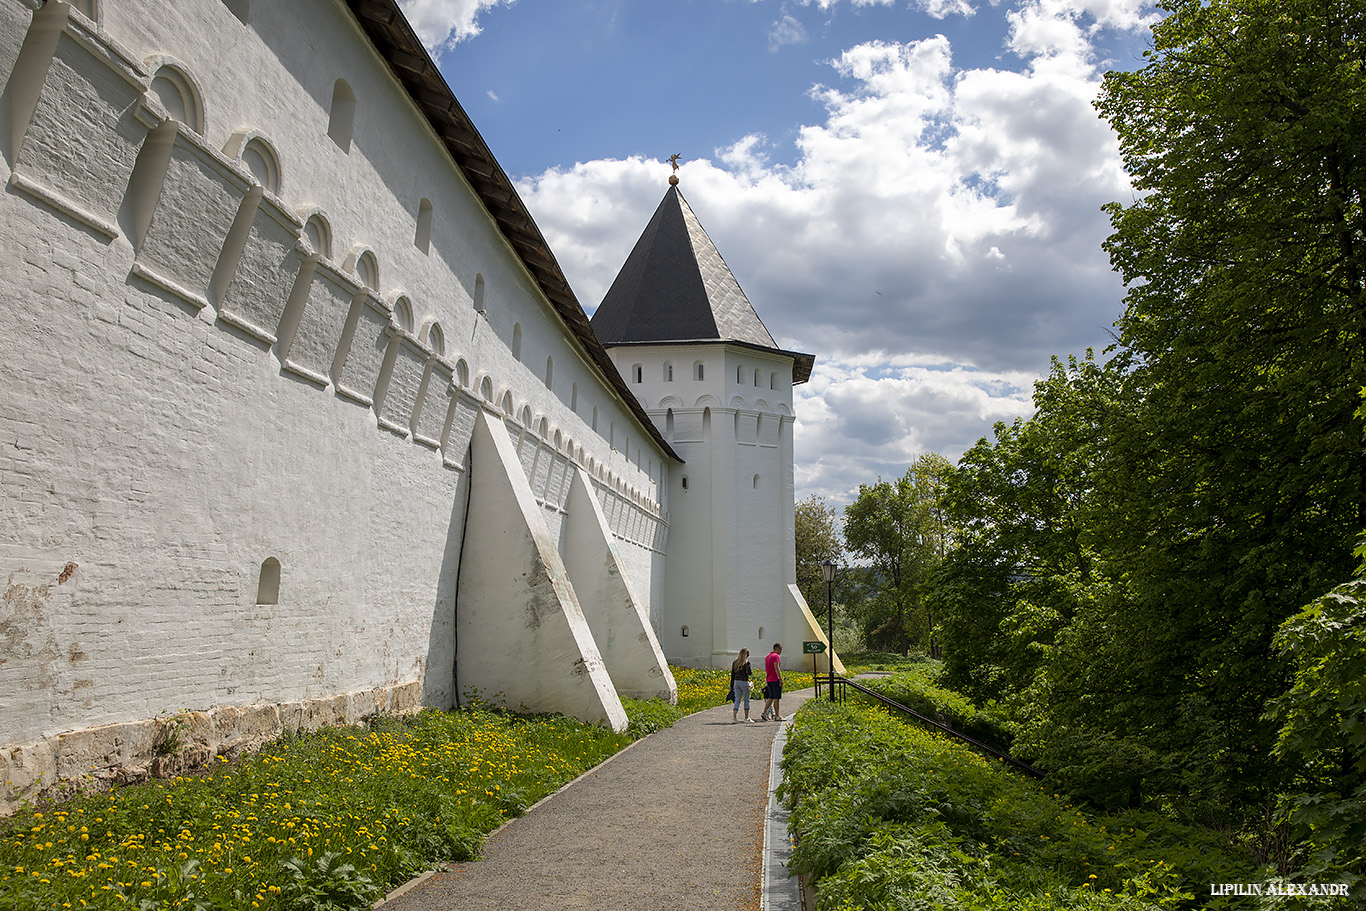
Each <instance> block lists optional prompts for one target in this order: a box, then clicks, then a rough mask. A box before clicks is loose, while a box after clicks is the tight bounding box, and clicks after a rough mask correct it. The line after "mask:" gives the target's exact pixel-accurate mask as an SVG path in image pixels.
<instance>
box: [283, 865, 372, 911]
mask: <svg viewBox="0 0 1366 911" xmlns="http://www.w3.org/2000/svg"><path fill="white" fill-rule="evenodd" d="M282 871H283V873H284V876H283V877H282V880H283V885H282V886H281V898H282V899H284V902H285V906H286V907H287V908H289V909H291V911H362V909H366V908H369V907H370V906H371V905H372V904H374V902H375V900H376V899H378V898H379V897H380V896H381V895H383V890H381V889H380V888H379V887H378V886H376V885H375V883H374V881H373V880H372V879H370V877H368V876H366V875H365V874H364V873H362V872H360V871H359V870H357V869H356V867H355V865H354V864H352V863H350V862H348V861H347V860H346V857H345V855H343V854H342V853H340V852H329V853H327V854H319V855H318V856H317V857H313V858H307V857H291V858H290V859H289V860H287V861H285V862H284V864H283V865H282Z"/></svg>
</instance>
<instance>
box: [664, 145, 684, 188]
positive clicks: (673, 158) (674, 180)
mask: <svg viewBox="0 0 1366 911" xmlns="http://www.w3.org/2000/svg"><path fill="white" fill-rule="evenodd" d="M682 157H683V156H682V155H679V154H676V153H675V154H673V155H670V156H669V157H668V158H667V159H666V161H668V162H669V164H671V165H673V166H674V173H672V174H670V175H669V186H671V187H676V186H678V161H679V159H680V158H682Z"/></svg>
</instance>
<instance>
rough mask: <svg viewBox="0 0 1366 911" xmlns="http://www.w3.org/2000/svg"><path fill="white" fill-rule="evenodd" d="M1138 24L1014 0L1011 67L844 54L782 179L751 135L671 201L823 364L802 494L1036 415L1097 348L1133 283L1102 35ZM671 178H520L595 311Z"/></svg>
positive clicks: (908, 48)
mask: <svg viewBox="0 0 1366 911" xmlns="http://www.w3.org/2000/svg"><path fill="white" fill-rule="evenodd" d="M813 2H820V0H813ZM831 2H836V0H831ZM1143 10H1144V7H1143V6H1142V4H1139V3H1135V2H1129V0H1072V2H1064V0H1022V2H1020V3H1018V4H1017V6H1016V7H1015V8H1014V9H1013V10H1011V11H1010V15H1009V28H1010V31H1009V34H1008V35H1007V43H1008V47H1009V48H1010V49H1011V50H1012V51H1013V52H1014V53H1015V54H1016V55H1017V56H1018V57H1019V58H1021V60H1022V61H1023V62H1022V64H1021V65H1020V66H1019V67H1018V68H1017V69H1014V70H1011V69H1005V68H991V67H984V68H976V69H964V68H960V67H957V66H955V64H954V61H953V49H952V47H951V45H950V42H949V40H948V39H947V38H945V37H943V36H942V35H941V36H934V37H930V38H925V39H923V40H920V41H912V42H905V43H898V42H881V41H874V42H868V43H864V44H860V45H858V46H855V47H851V48H848V49H847V50H845V51H844V52H843V53H842V54H841V55H840V56H839V57H838V58H837V59H836V60H834V61H832V62H831V67H832V77H833V78H832V79H831V80H830V84H829V85H819V86H815V87H813V88H812V89H811V92H812V97H813V98H814V99H815V100H817V101H818V102H819V103H820V104H821V105H822V107H823V110H824V115H823V117H822V118H820V119H819V122H817V123H812V124H808V125H806V126H804V127H802V128H801V129H800V130H799V131H798V133H797V138H796V147H797V154H796V156H795V158H790V157H789V160H790V161H791V162H792V163H791V164H775V163H773V162H772V161H771V160H770V159H778V158H779V156H776V155H770V152H771V151H772V147H770V146H769V145H768V141H767V140H766V139H765V138H764V137H763V136H760V135H757V134H756V135H750V136H744V137H741V138H739V139H737V140H736V141H735V143H734V144H732V145H731V146H729V147H727V148H723V149H718V150H716V151H715V153H714V155H713V157H712V158H711V159H699V160H694V161H690V162H687V163H685V164H684V165H683V168H682V170H680V172H679V177H680V179H681V181H682V183H681V185H680V189H682V190H683V192H684V193H685V195H686V196H687V198H688V200H689V202H690V203H691V205H692V207H693V209H694V210H695V211H696V212H697V214H698V216H699V217H700V218H701V220H702V222H703V224H704V225H705V226H706V227H707V230H708V232H709V234H710V235H711V237H712V239H713V240H714V241H715V242H716V243H717V246H718V247H719V248H720V250H721V252H722V254H723V255H724V256H725V257H726V261H727V262H728V263H729V264H730V266H731V268H732V269H733V271H734V272H735V274H736V276H737V278H738V279H739V281H740V283H741V285H742V287H743V288H744V289H745V291H746V293H747V295H748V296H749V298H750V300H751V302H752V303H753V304H754V305H755V307H756V309H757V310H758V312H759V314H760V315H761V316H762V317H763V318H764V321H765V323H766V324H767V326H768V327H769V329H770V331H771V332H772V333H773V334H774V336H775V338H777V339H778V341H779V344H781V345H783V346H784V347H788V348H792V349H796V350H801V351H810V352H813V353H815V354H816V355H817V363H818V368H817V373H816V376H815V377H813V380H812V382H811V383H810V384H808V385H807V386H804V387H800V388H799V390H798V398H799V403H798V404H799V406H800V407H799V410H798V415H799V421H800V423H799V427H800V428H801V429H802V438H801V441H800V446H801V447H802V448H801V450H799V451H800V456H799V459H798V463H799V469H798V486H799V491H798V492H799V495H800V494H801V493H802V491H803V490H805V491H806V492H812V491H815V492H821V493H825V494H827V495H829V496H832V497H834V498H836V499H837V500H841V501H842V500H843V499H844V498H843V497H842V496H841V493H840V492H844V493H846V494H847V492H848V491H849V490H850V489H855V490H856V489H857V485H858V484H859V483H861V482H866V481H868V480H870V479H872V478H875V477H876V476H877V475H878V474H883V475H885V476H891V475H899V474H900V473H901V472H902V471H904V469H905V465H906V464H907V462H908V461H909V460H911V459H913V458H914V457H915V456H916V455H919V454H920V453H921V452H925V451H938V452H941V453H944V454H945V455H949V456H950V457H953V458H956V457H957V455H959V454H961V452H962V451H964V450H965V449H966V448H968V447H969V446H970V445H971V444H972V443H973V442H974V441H975V440H976V439H977V438H978V437H980V436H982V435H984V434H987V433H989V431H990V427H991V424H992V422H994V421H995V420H998V419H1005V418H1009V417H1013V416H1015V415H1018V414H1022V413H1025V412H1026V411H1027V410H1028V407H1029V405H1028V400H1029V395H1030V393H1031V392H1032V387H1031V385H1030V382H1029V381H1030V379H1032V377H1034V376H1037V375H1039V374H1041V373H1042V372H1044V371H1045V370H1046V369H1047V365H1048V358H1049V356H1050V355H1053V354H1067V353H1072V352H1079V351H1080V350H1081V349H1082V348H1085V347H1087V346H1088V345H1103V344H1104V343H1105V341H1106V338H1107V334H1106V330H1107V329H1108V327H1109V326H1110V324H1111V323H1112V322H1113V320H1114V319H1115V318H1116V316H1118V313H1119V307H1120V298H1121V296H1122V287H1121V285H1120V283H1119V280H1118V279H1117V278H1116V277H1115V276H1114V274H1113V273H1112V272H1111V271H1110V269H1109V264H1108V262H1107V260H1106V258H1105V256H1104V254H1103V252H1102V251H1101V250H1100V242H1101V240H1102V239H1103V238H1104V237H1105V236H1106V235H1107V234H1108V223H1107V222H1106V219H1105V216H1104V214H1103V213H1102V212H1101V211H1100V206H1101V205H1102V204H1103V203H1105V202H1108V201H1110V200H1113V199H1122V198H1126V197H1127V196H1128V195H1129V184H1128V180H1127V177H1126V175H1125V174H1124V173H1123V170H1122V168H1121V166H1120V162H1119V157H1118V151H1117V147H1116V144H1115V140H1114V138H1113V136H1112V134H1111V133H1110V131H1109V129H1108V127H1107V125H1106V124H1104V123H1103V122H1102V121H1100V120H1099V119H1098V117H1097V115H1096V112H1095V110H1094V108H1093V107H1092V105H1091V101H1092V99H1093V98H1094V97H1095V94H1096V92H1097V90H1098V89H1099V85H1100V75H1101V73H1100V66H1099V64H1098V63H1097V61H1096V60H1095V59H1093V57H1094V55H1093V53H1092V50H1091V48H1092V39H1093V36H1094V34H1095V32H1096V30H1097V29H1100V28H1136V27H1139V26H1140V25H1142V23H1143V22H1144V18H1143V15H1144V13H1143ZM667 173H668V169H667V168H666V167H665V166H664V165H663V163H662V162H655V161H649V160H646V159H642V158H632V159H627V160H620V161H594V162H586V163H580V164H577V165H575V166H574V167H572V168H564V169H555V170H551V171H548V172H546V173H544V174H541V175H537V176H534V177H531V178H529V179H527V180H525V181H523V182H522V184H520V185H519V190H520V191H521V192H522V194H523V197H524V199H525V200H526V201H527V204H528V206H529V207H530V209H531V211H532V213H533V214H534V215H535V216H536V219H537V222H538V224H539V225H540V226H541V228H542V231H543V232H544V233H545V235H546V237H547V239H548V240H549V241H550V243H551V247H552V249H554V250H555V251H556V255H557V258H558V259H559V261H560V263H561V264H562V266H563V267H564V269H565V272H566V274H567V275H568V277H569V279H570V281H571V283H572V285H573V287H574V288H575V291H576V293H577V294H578V296H579V298H580V300H581V301H583V302H584V304H585V306H586V307H588V309H590V310H591V309H592V308H593V307H594V306H596V303H597V302H598V301H599V300H601V298H602V295H603V294H604V293H605V292H606V290H607V287H608V285H609V284H610V283H611V281H612V279H613V277H614V276H615V273H616V270H617V269H619V268H620V266H621V263H622V262H623V261H624V260H625V258H626V255H627V253H628V252H629V251H630V248H631V245H632V244H633V243H634V242H635V240H636V238H637V237H638V236H639V233H640V231H641V230H642V228H643V227H644V225H645V224H646V222H647V221H648V219H649V217H650V214H651V213H652V212H653V210H654V208H655V206H656V205H657V204H658V202H659V200H660V198H661V196H662V195H663V192H664V190H665V185H664V181H663V176H662V175H665V174H667ZM875 365H880V367H875ZM855 441H857V445H855Z"/></svg>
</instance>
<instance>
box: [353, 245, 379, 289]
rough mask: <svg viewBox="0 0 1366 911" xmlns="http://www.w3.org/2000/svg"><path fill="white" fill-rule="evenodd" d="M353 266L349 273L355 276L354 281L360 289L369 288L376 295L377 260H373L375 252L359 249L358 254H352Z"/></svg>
mask: <svg viewBox="0 0 1366 911" xmlns="http://www.w3.org/2000/svg"><path fill="white" fill-rule="evenodd" d="M353 259H354V264H353V266H352V268H351V272H352V273H353V274H354V275H355V276H356V281H358V282H360V284H361V285H362V287H365V288H369V289H370V290H371V291H374V292H375V293H376V294H378V293H379V260H377V259H376V258H375V251H373V250H369V249H361V250H360V251H359V253H354V254H353Z"/></svg>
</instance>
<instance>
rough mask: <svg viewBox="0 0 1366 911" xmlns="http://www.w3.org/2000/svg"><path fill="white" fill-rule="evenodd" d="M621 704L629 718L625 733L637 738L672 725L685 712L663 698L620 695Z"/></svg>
mask: <svg viewBox="0 0 1366 911" xmlns="http://www.w3.org/2000/svg"><path fill="white" fill-rule="evenodd" d="M621 704H622V706H624V707H625V709H626V715H627V717H628V718H630V719H631V726H630V727H629V728H627V729H626V733H627V735H629V736H630V737H631V738H632V739H637V740H638V739H640V738H641V737H648V736H649V735H650V734H653V733H655V732H656V731H662V730H664V729H665V728H671V727H673V726H674V722H675V721H677V720H678V719H680V718H682V717H683V716H684V715H685V714H686V713H685V712H684V711H683V710H682V709H681V708H679V707H678V706H675V705H669V703H667V702H665V701H664V700H663V699H650V700H640V699H629V698H627V697H622V700H621Z"/></svg>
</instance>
